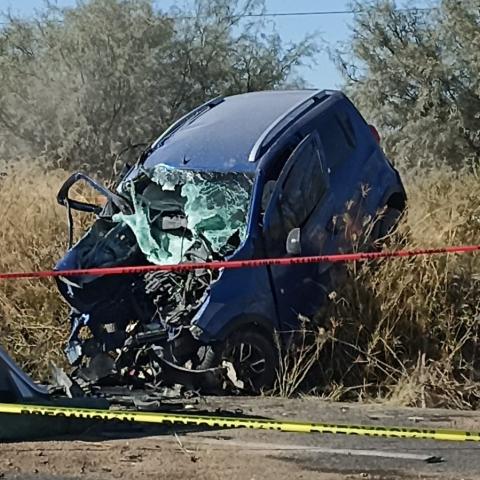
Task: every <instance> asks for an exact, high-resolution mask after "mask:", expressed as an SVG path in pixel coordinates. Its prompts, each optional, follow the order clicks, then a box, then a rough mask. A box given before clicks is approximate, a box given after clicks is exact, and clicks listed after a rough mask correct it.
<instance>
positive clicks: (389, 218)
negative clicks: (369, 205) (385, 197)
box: [373, 207, 402, 242]
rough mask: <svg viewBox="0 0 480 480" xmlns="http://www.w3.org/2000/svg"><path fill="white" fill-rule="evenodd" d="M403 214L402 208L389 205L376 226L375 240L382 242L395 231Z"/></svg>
mask: <svg viewBox="0 0 480 480" xmlns="http://www.w3.org/2000/svg"><path fill="white" fill-rule="evenodd" d="M401 216H402V212H401V211H400V210H397V209H396V208H393V207H387V208H386V210H385V212H384V213H383V214H382V217H381V218H380V220H379V221H378V223H377V225H376V226H375V229H374V238H373V240H374V241H375V242H382V241H383V240H385V239H386V237H388V236H389V235H390V234H391V233H393V231H394V230H395V227H396V226H397V224H398V222H399V220H400V217H401Z"/></svg>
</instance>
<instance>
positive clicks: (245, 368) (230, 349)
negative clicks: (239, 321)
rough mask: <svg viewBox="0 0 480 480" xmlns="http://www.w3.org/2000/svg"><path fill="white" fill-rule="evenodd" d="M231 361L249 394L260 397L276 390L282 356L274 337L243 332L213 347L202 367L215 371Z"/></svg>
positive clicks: (247, 331)
mask: <svg viewBox="0 0 480 480" xmlns="http://www.w3.org/2000/svg"><path fill="white" fill-rule="evenodd" d="M224 360H225V361H227V362H231V363H232V365H233V367H234V369H235V373H236V375H237V379H238V380H240V381H242V382H243V384H244V391H245V393H252V394H258V393H260V392H261V391H262V390H268V389H270V388H272V387H273V384H274V382H275V378H276V372H277V365H278V354H277V348H276V347H275V345H274V343H273V338H270V337H269V336H267V335H265V334H264V333H263V332H261V331H257V330H254V329H252V328H250V329H248V330H239V331H236V332H234V333H233V334H232V335H230V336H229V337H228V338H227V339H226V341H225V342H223V343H221V344H218V345H215V346H209V347H208V348H207V351H206V352H205V355H204V356H203V361H202V363H201V364H200V365H199V367H198V368H212V367H215V366H218V365H220V364H221V363H222V361H224Z"/></svg>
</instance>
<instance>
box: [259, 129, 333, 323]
mask: <svg viewBox="0 0 480 480" xmlns="http://www.w3.org/2000/svg"><path fill="white" fill-rule="evenodd" d="M334 204H335V202H334V198H333V195H332V191H331V189H330V181H329V174H328V169H327V167H326V164H325V160H324V155H323V150H322V146H321V143H320V138H319V136H318V133H317V132H312V133H310V134H309V135H307V136H306V137H305V138H304V139H303V140H302V141H301V142H300V144H299V145H298V146H297V147H296V149H295V150H294V151H293V153H292V154H291V155H290V157H289V158H288V160H287V162H286V164H285V166H284V168H283V169H282V171H281V173H280V175H279V177H278V180H277V183H276V186H275V188H274V190H273V193H272V195H271V197H270V201H269V203H268V205H267V208H266V210H265V216H264V224H263V236H264V241H265V247H266V252H267V255H268V256H269V257H271V258H273V257H285V256H288V254H287V249H286V242H287V237H288V234H289V232H290V231H291V230H292V229H295V228H299V229H300V238H301V240H300V244H301V255H302V256H304V255H320V254H322V253H324V252H329V251H333V250H334V249H335V244H336V239H335V235H332V234H331V232H329V231H328V227H329V222H330V221H331V218H332V212H333V208H334ZM328 267H329V265H326V264H311V265H292V266H272V267H270V272H271V280H272V284H273V288H274V293H275V296H276V301H277V307H278V314H279V319H280V324H281V329H282V330H291V329H295V328H297V326H298V316H299V314H301V315H305V316H308V317H312V316H313V315H314V314H315V313H316V312H317V311H318V307H319V306H320V305H321V304H322V303H323V302H324V301H325V294H326V293H325V292H326V291H325V288H324V285H325V281H326V276H327V275H328V272H327V270H328Z"/></svg>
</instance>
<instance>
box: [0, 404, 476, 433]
mask: <svg viewBox="0 0 480 480" xmlns="http://www.w3.org/2000/svg"><path fill="white" fill-rule="evenodd" d="M0 413H7V414H16V415H41V416H49V417H63V418H74V419H85V420H116V421H120V422H139V423H155V424H167V425H195V426H200V427H217V428H251V429H258V430H277V431H281V432H297V433H331V434H337V435H338V434H341V435H361V436H368V437H388V438H413V439H423V440H447V441H453V442H465V441H470V442H480V432H466V431H462V430H453V429H436V428H411V427H384V426H377V425H337V424H328V423H310V422H296V421H292V420H269V419H266V418H265V419H263V418H261V419H257V418H252V417H250V418H249V417H246V418H236V417H223V416H218V417H217V416H211V415H208V416H203V415H191V414H187V415H182V414H176V413H161V412H139V411H128V410H124V411H122V410H96V409H91V408H72V407H45V406H40V405H23V404H8V403H2V404H0Z"/></svg>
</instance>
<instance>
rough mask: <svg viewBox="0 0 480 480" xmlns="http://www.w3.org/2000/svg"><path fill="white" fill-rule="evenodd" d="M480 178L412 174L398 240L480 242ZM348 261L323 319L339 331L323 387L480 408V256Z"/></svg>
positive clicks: (342, 394) (351, 395)
mask: <svg viewBox="0 0 480 480" xmlns="http://www.w3.org/2000/svg"><path fill="white" fill-rule="evenodd" d="M479 186H480V180H479V179H478V178H477V176H476V175H474V174H472V173H461V174H457V175H456V174H453V173H451V172H438V173H432V174H429V175H427V176H423V178H422V176H420V175H419V176H417V177H416V178H415V179H411V180H410V182H409V184H408V187H409V189H408V190H409V211H408V215H407V217H406V219H405V220H404V222H403V223H402V225H401V227H400V229H399V231H398V233H397V234H396V235H395V236H394V238H391V239H390V244H391V245H390V247H391V248H419V247H437V246H444V245H460V244H477V243H479V241H478V232H479V227H480V203H479V202H478V197H477V191H478V187H479ZM349 271H350V276H349V278H348V280H347V281H346V282H345V283H344V285H343V286H342V288H340V289H337V291H336V292H334V294H333V295H332V300H333V301H332V303H331V305H330V307H329V308H328V309H327V311H325V312H322V315H321V317H320V318H319V319H318V320H319V321H320V322H325V323H326V325H327V331H328V332H329V336H330V339H329V341H328V342H326V344H325V348H324V351H323V355H322V357H321V359H320V361H319V364H318V368H317V369H316V375H317V378H316V379H315V380H314V381H313V384H314V385H321V386H322V387H317V388H316V391H318V392H321V393H323V394H324V395H327V396H330V397H332V398H336V399H342V400H351V399H356V400H374V399H383V400H388V401H389V402H391V403H394V404H401V405H411V406H445V407H459V408H477V407H478V405H479V400H480V389H479V387H480V383H477V382H478V381H479V380H480V348H479V347H480V344H479V342H478V334H479V325H480V324H479V319H480V317H479V314H480V295H479V293H480V276H479V275H478V274H479V272H480V256H478V255H472V254H464V255H448V256H446V255H442V256H430V257H418V258H411V259H393V260H392V259H390V260H384V261H382V262H375V263H369V264H361V265H360V264H358V265H354V264H351V265H349ZM310 384H312V379H310Z"/></svg>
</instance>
